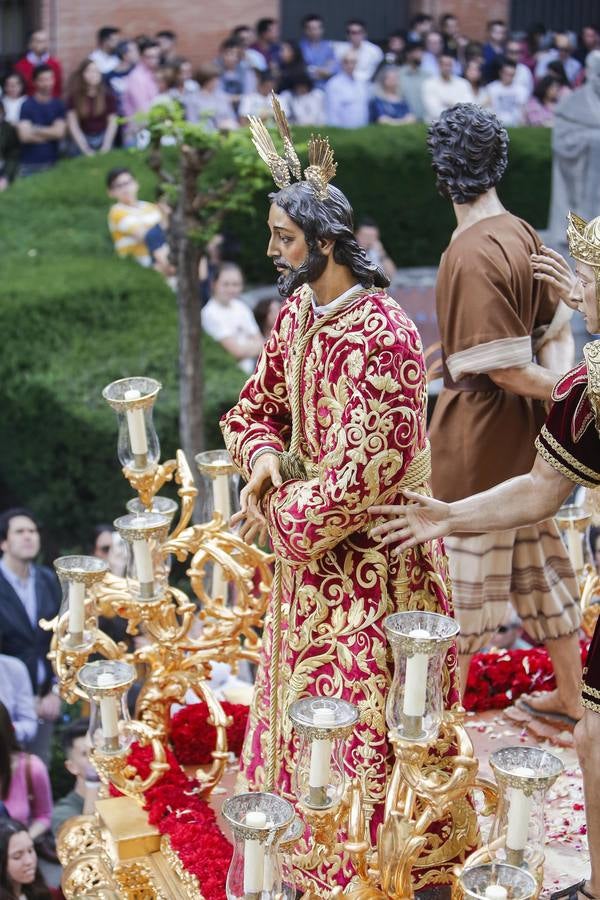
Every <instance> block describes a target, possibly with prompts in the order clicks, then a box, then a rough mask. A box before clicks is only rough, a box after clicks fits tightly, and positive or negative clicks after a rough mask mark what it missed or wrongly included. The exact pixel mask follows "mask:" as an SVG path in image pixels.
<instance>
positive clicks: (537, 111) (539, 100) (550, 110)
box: [525, 75, 560, 128]
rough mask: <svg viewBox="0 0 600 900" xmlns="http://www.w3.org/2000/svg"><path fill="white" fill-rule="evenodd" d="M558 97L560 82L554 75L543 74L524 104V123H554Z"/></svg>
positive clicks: (547, 126) (541, 124) (548, 124)
mask: <svg viewBox="0 0 600 900" xmlns="http://www.w3.org/2000/svg"><path fill="white" fill-rule="evenodd" d="M559 97H560V84H559V82H558V80H557V79H556V78H555V77H554V75H544V77H543V78H540V80H539V82H538V84H536V86H535V88H534V89H533V94H532V95H531V97H530V98H529V100H528V101H527V103H526V105H525V125H537V126H545V127H546V128H552V126H553V125H554V110H555V109H556V104H557V103H558V99H559Z"/></svg>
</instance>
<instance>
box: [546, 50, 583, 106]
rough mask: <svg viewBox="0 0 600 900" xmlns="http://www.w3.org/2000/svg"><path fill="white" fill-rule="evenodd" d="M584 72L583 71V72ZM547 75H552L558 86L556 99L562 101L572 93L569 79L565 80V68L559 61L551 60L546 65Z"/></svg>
mask: <svg viewBox="0 0 600 900" xmlns="http://www.w3.org/2000/svg"><path fill="white" fill-rule="evenodd" d="M584 71H585V70H584ZM547 72H548V75H552V77H553V78H554V79H556V81H558V84H559V92H558V99H559V100H562V98H563V97H564V96H565V95H566V94H570V93H571V92H572V90H573V89H572V87H571V85H570V83H569V79H568V78H567V73H566V72H565V67H564V66H563V64H562V63H561V61H560V60H559V59H553V60H552V62H549V63H548V68H547Z"/></svg>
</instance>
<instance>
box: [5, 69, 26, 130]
mask: <svg viewBox="0 0 600 900" xmlns="http://www.w3.org/2000/svg"><path fill="white" fill-rule="evenodd" d="M26 100H27V94H26V93H25V82H24V80H23V76H22V75H19V73H18V72H12V73H11V74H10V75H7V76H6V78H5V79H4V83H3V85H2V102H3V104H4V120H5V121H6V122H10V124H11V125H16V124H17V122H18V121H19V119H20V117H21V107H22V106H23V104H24V103H25V101H26Z"/></svg>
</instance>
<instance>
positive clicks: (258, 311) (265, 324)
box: [254, 297, 281, 341]
mask: <svg viewBox="0 0 600 900" xmlns="http://www.w3.org/2000/svg"><path fill="white" fill-rule="evenodd" d="M280 309H281V299H280V298H279V297H263V298H262V299H261V300H259V301H258V303H257V304H256V306H255V307H254V318H255V319H256V324H257V325H258V327H259V328H260V333H261V334H262V336H263V337H264V339H265V341H268V340H269V338H270V337H271V331H272V330H273V325H274V324H275V320H276V319H277V316H278V315H279V311H280Z"/></svg>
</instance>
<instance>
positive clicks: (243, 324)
mask: <svg viewBox="0 0 600 900" xmlns="http://www.w3.org/2000/svg"><path fill="white" fill-rule="evenodd" d="M243 287H244V281H243V278H242V273H241V271H240V268H239V266H236V264H235V263H231V262H226V263H223V264H222V265H221V266H220V268H219V271H218V273H217V277H216V278H215V281H214V285H213V296H212V297H211V298H210V300H209V301H208V303H207V304H206V306H205V307H204V308H203V310H202V313H201V316H202V327H203V329H204V330H205V331H206V333H207V334H209V335H210V336H211V338H212V339H213V340H214V341H217V342H218V343H219V344H221V346H222V347H223V349H224V350H227V352H228V353H231V355H232V356H233V357H235V359H236V360H237V363H238V365H239V367H240V369H243V371H244V372H246V374H247V375H251V374H252V372H253V371H254V365H255V363H256V358H257V356H258V355H259V353H260V352H261V350H262V348H263V343H264V340H263V337H262V335H261V333H260V329H259V327H258V325H257V324H256V319H255V318H254V316H253V315H252V311H251V310H250V308H249V307H248V306H246V304H245V303H244V301H243V300H240V299H239V296H240V294H241V292H242V290H243Z"/></svg>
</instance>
